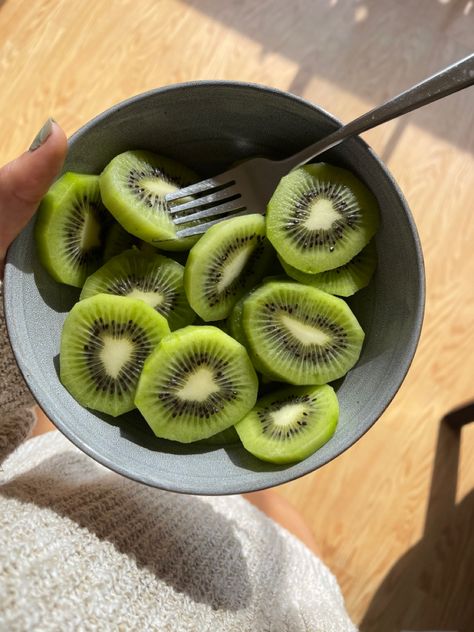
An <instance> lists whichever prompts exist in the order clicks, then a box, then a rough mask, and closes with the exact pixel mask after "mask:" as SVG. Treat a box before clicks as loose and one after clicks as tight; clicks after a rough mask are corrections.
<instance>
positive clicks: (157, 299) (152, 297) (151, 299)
mask: <svg viewBox="0 0 474 632" xmlns="http://www.w3.org/2000/svg"><path fill="white" fill-rule="evenodd" d="M127 296H128V297H129V298H139V299H140V300H141V301H145V303H148V305H151V306H152V307H158V305H161V303H162V302H163V300H164V297H163V296H162V295H161V294H160V293H159V292H144V291H143V290H139V289H138V288H133V290H132V291H131V292H129V293H128V294H127Z"/></svg>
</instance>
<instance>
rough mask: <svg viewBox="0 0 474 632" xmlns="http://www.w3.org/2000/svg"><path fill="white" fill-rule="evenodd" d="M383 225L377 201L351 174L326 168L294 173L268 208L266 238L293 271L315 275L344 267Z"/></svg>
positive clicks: (313, 166)
mask: <svg viewBox="0 0 474 632" xmlns="http://www.w3.org/2000/svg"><path fill="white" fill-rule="evenodd" d="M378 225H379V209H378V205H377V201H376V199H375V197H374V196H373V194H372V193H371V192H370V191H369V189H368V188H367V187H366V186H365V185H364V184H363V183H362V182H361V181H360V180H359V179H358V178H357V177H356V176H355V175H353V174H352V173H350V172H349V171H347V170H345V169H341V168H339V167H334V166H332V165H328V164H325V163H319V164H311V165H305V166H304V167H300V168H298V169H295V170H294V171H292V172H291V173H289V174H288V175H287V176H285V177H284V178H282V179H281V181H280V182H279V184H278V186H277V188H276V190H275V192H274V194H273V196H272V198H271V200H270V202H269V203H268V207H267V236H268V239H269V240H270V241H271V243H272V244H273V246H274V248H275V250H276V251H277V252H278V254H279V255H280V256H281V257H282V258H283V260H284V261H286V262H287V263H288V264H289V265H291V266H293V267H294V268H296V269H298V270H301V271H302V272H307V273H310V274H315V273H318V272H324V271H325V270H332V269H333V268H337V267H339V266H342V265H344V264H346V263H347V262H348V261H350V260H351V259H352V258H353V257H354V256H355V255H356V254H357V253H358V252H360V251H361V250H362V248H363V247H364V246H365V245H366V244H367V243H368V242H369V240H370V239H371V238H372V236H373V235H374V234H375V232H376V230H377V228H378Z"/></svg>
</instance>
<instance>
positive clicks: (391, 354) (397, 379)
mask: <svg viewBox="0 0 474 632" xmlns="http://www.w3.org/2000/svg"><path fill="white" fill-rule="evenodd" d="M337 125H338V123H337V121H335V119H333V118H332V117H331V116H329V115H328V114H326V113H325V112H323V111H322V110H320V109H318V108H317V107H315V106H313V105H311V104H309V103H306V102H304V101H302V100H300V99H298V98H296V97H293V96H291V95H288V94H285V93H282V92H278V91H275V90H271V89H268V88H263V87H259V86H252V85H246V84H236V83H228V82H222V83H219V82H198V83H195V84H184V85H178V86H172V87H169V88H164V89H159V90H156V91H153V92H150V93H147V94H144V95H140V96H138V97H135V98H133V99H130V100H129V101H126V102H124V103H122V104H119V105H118V106H116V107H114V108H112V109H111V110H108V111H107V112H105V113H104V114H102V115H100V116H99V117H97V118H96V119H94V120H92V121H91V122H90V123H88V124H87V125H86V126H84V127H83V128H82V129H81V130H79V132H77V133H76V134H75V135H74V136H73V137H72V139H71V142H70V151H69V156H68V159H67V163H66V165H65V170H72V171H79V172H84V173H100V171H101V170H102V169H103V168H104V166H105V165H106V164H107V162H108V161H109V160H111V159H112V158H113V157H114V156H115V155H116V154H118V153H120V152H122V151H125V150H127V149H149V150H151V151H155V152H157V153H161V154H163V155H166V156H170V157H172V158H175V159H177V160H180V161H182V162H183V163H184V164H187V165H188V166H190V167H191V168H194V169H195V170H196V171H197V172H198V173H200V174H202V175H203V176H206V175H209V174H213V173H217V172H219V171H221V170H223V169H225V168H226V167H227V166H228V165H229V164H231V163H232V162H234V161H236V160H239V159H242V158H245V157H251V156H253V155H264V156H268V157H273V158H280V157H284V156H287V155H289V154H291V153H293V152H295V151H297V150H299V149H301V148H302V147H304V146H305V145H307V144H309V143H310V142H312V141H313V140H316V139H318V138H320V137H322V136H323V135H324V134H326V133H328V132H330V131H331V130H333V129H334V128H335V127H337ZM323 159H326V160H328V161H329V162H333V163H335V164H339V165H341V166H345V167H347V168H349V169H351V170H352V171H353V172H354V173H356V174H357V175H358V176H359V177H360V178H361V179H362V180H364V181H365V182H366V184H367V185H368V186H369V187H370V188H371V190H372V191H373V192H374V193H375V195H376V197H377V198H378V201H379V204H380V207H381V212H382V223H381V228H380V230H379V232H378V234H377V238H376V241H377V249H378V253H379V263H378V269H377V271H376V274H375V277H374V279H373V281H372V282H371V284H370V285H369V287H367V288H366V289H364V290H362V291H360V292H359V293H357V294H356V295H355V297H353V298H352V299H351V300H350V301H349V303H350V305H351V307H352V309H353V310H354V312H355V314H356V316H357V318H358V319H359V322H360V323H361V325H362V327H363V328H364V330H365V332H366V341H365V344H364V348H363V351H362V355H361V358H360V361H359V362H358V364H357V366H356V367H355V368H354V369H353V370H352V371H350V372H349V374H348V375H347V376H346V377H345V379H344V380H342V381H341V382H340V383H339V384H338V385H337V387H338V397H339V401H340V422H339V425H338V428H337V431H336V434H335V436H334V437H333V438H332V439H331V441H329V442H328V443H327V444H326V445H325V446H323V448H321V449H320V450H319V451H318V452H316V453H315V454H314V455H312V456H311V457H309V458H308V459H306V460H305V461H303V462H301V463H297V464H295V465H291V466H276V465H271V464H266V463H263V462H261V461H259V460H257V459H256V458H254V457H252V455H250V454H249V453H247V452H246V451H245V450H244V449H243V448H242V447H241V446H239V445H235V446H228V447H224V448H214V447H203V446H199V445H182V444H178V443H174V442H170V441H165V440H160V439H157V438H156V437H154V435H153V434H152V432H151V431H150V430H149V429H148V426H147V424H146V423H145V422H144V421H143V420H142V419H141V417H140V415H139V414H138V413H137V412H132V413H129V414H127V415H125V416H123V417H121V418H118V419H113V418H111V417H108V416H107V415H104V414H98V413H94V412H92V411H89V410H86V409H84V408H82V407H81V406H80V405H79V404H77V403H76V401H75V400H74V399H73V398H72V397H71V396H70V395H69V393H68V392H67V391H66V390H65V389H64V388H63V387H62V385H61V383H60V381H59V378H58V366H59V363H58V353H59V342H60V334H61V328H62V324H63V322H64V319H65V317H66V314H67V312H68V311H69V309H70V308H71V307H72V305H73V303H74V302H75V301H76V300H77V298H78V295H79V291H78V290H75V289H73V288H70V287H67V286H63V285H60V284H58V283H56V282H54V281H53V280H52V279H51V278H50V277H49V275H48V274H47V273H46V272H45V271H44V270H43V268H42V267H41V265H40V264H39V262H38V259H37V255H36V248H35V245H34V240H33V231H32V229H33V225H32V224H30V225H29V226H28V227H27V229H26V230H25V231H24V232H23V233H22V234H21V235H20V237H19V238H18V239H17V240H16V242H15V243H14V245H13V246H12V248H10V251H9V257H8V262H7V267H6V275H5V304H6V315H7V324H8V328H9V333H10V336H11V340H12V344H13V348H14V351H15V354H16V357H17V360H18V362H19V364H20V367H21V369H22V371H23V373H24V375H25V378H26V380H27V382H28V383H29V386H30V388H31V389H32V391H33V393H34V395H35V397H36V399H37V400H38V402H39V403H40V405H41V406H42V407H43V408H44V410H45V411H46V413H47V414H48V415H49V417H50V418H51V419H52V420H53V422H54V423H55V424H56V425H57V427H58V428H59V429H60V430H61V431H62V432H63V433H64V434H65V435H66V436H67V437H69V439H71V440H72V441H73V442H74V443H75V444H76V445H77V446H79V447H80V448H81V449H82V450H84V451H85V452H86V453H88V454H89V455H90V456H92V457H93V458H95V459H96V460H97V461H99V462H101V463H102V464H104V465H106V466H108V467H110V468H111V469H113V470H115V471H117V472H119V473H121V474H124V475H126V476H128V477H130V478H133V479H136V480H139V481H141V482H143V483H146V484H149V485H153V486H156V487H160V488H163V489H168V490H172V491H179V492H187V493H196V494H230V493H241V492H245V491H252V490H256V489H262V488H265V487H270V486H273V485H278V484H280V483H284V482H287V481H289V480H291V479H294V478H296V477H299V476H301V475H303V474H306V473H308V472H311V471H313V470H315V469H316V468H318V467H320V466H322V465H324V464H325V463H327V462H328V461H330V460H331V459H333V458H334V457H335V456H337V455H338V454H340V453H341V452H343V451H344V450H346V449H347V448H349V447H350V446H351V445H352V444H353V443H354V442H355V441H357V440H358V439H359V438H360V437H361V436H362V435H363V434H364V433H365V432H366V431H367V430H368V429H369V428H370V426H372V424H373V423H374V422H375V421H376V420H377V419H378V418H379V416H380V415H381V413H382V412H383V410H384V409H385V407H386V406H387V405H388V403H389V402H390V400H391V399H392V397H393V396H394V395H395V393H396V391H397V390H398V388H399V386H400V384H401V382H402V380H403V378H404V376H405V374H406V371H407V370H408V367H409V365H410V362H411V360H412V357H413V355H414V352H415V348H416V344H417V342H418V337H419V333H420V328H421V321H422V313H423V305H424V276H423V263H422V256H421V250H420V246H419V241H418V237H417V233H416V229H415V226H414V223H413V220H412V218H411V215H410V212H409V210H408V208H407V206H406V203H405V202H404V200H403V198H402V196H401V194H400V192H399V190H398V188H397V187H396V185H395V184H394V182H393V180H392V178H391V176H390V174H389V173H388V172H387V170H386V168H385V167H384V166H383V165H382V164H381V163H380V161H379V160H378V159H377V158H376V156H375V155H374V154H373V153H372V152H371V150H370V149H369V148H368V147H367V145H366V144H365V143H364V142H363V141H361V140H359V139H353V140H350V141H347V142H346V143H344V145H343V146H340V147H338V148H335V149H334V150H332V151H331V152H328V154H327V155H325V156H324V157H323Z"/></svg>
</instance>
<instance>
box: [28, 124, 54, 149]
mask: <svg viewBox="0 0 474 632" xmlns="http://www.w3.org/2000/svg"><path fill="white" fill-rule="evenodd" d="M54 122H55V120H54V119H53V118H51V117H49V119H48V120H47V121H46V123H45V124H44V125H43V127H42V128H41V129H40V131H39V132H38V133H37V134H36V136H35V139H34V141H33V142H32V143H31V146H30V151H34V150H35V149H38V147H41V145H43V144H44V142H45V141H46V140H47V139H48V138H49V137H50V136H51V132H52V131H53V123H54Z"/></svg>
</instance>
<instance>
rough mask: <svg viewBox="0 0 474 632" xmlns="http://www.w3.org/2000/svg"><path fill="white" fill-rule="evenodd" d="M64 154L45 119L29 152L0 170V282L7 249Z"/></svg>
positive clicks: (59, 136)
mask: <svg viewBox="0 0 474 632" xmlns="http://www.w3.org/2000/svg"><path fill="white" fill-rule="evenodd" d="M66 153H67V140H66V135H65V134H64V132H63V130H62V129H61V127H60V126H59V125H58V124H57V123H56V122H55V121H53V119H48V120H47V121H46V123H45V124H44V126H43V127H42V128H41V130H40V132H39V133H38V135H37V136H36V138H35V140H34V141H33V143H32V145H31V147H30V149H29V150H28V151H26V152H25V153H24V154H22V155H21V156H20V157H19V158H17V159H16V160H13V161H12V162H10V163H8V164H7V165H5V166H4V167H3V168H0V279H1V278H2V276H3V268H4V264H5V256H6V253H7V250H8V247H9V246H10V244H11V243H12V241H13V240H14V239H15V237H16V236H17V235H18V234H19V233H20V232H21V231H22V229H23V228H24V227H25V226H26V224H27V223H28V221H29V220H30V218H31V217H32V215H33V214H34V212H35V211H36V209H37V208H38V206H39V203H40V201H41V198H42V197H43V196H44V195H45V193H46V192H47V191H48V189H49V187H50V186H51V185H52V184H53V181H54V179H55V178H56V176H57V175H58V173H59V172H60V170H61V168H62V166H63V163H64V159H65V157H66Z"/></svg>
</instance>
